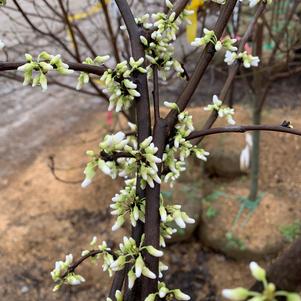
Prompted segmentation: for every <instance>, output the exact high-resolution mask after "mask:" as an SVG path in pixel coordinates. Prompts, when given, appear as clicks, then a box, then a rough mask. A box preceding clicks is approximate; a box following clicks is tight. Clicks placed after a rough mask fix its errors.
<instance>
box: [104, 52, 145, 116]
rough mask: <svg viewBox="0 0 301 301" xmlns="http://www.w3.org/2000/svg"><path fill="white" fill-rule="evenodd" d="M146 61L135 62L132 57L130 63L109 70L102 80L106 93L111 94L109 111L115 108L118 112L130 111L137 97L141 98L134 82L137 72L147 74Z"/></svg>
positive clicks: (123, 63) (125, 62) (120, 64)
mask: <svg viewBox="0 0 301 301" xmlns="http://www.w3.org/2000/svg"><path fill="white" fill-rule="evenodd" d="M143 62H144V59H143V58H140V59H139V60H137V61H135V60H134V59H133V58H132V57H131V58H130V61H129V62H127V61H123V62H121V63H119V64H117V65H116V67H115V69H108V70H107V71H105V72H104V74H103V75H102V77H101V78H100V80H101V81H103V83H104V85H105V87H106V89H105V90H104V92H108V93H109V94H110V99H109V101H110V105H109V111H112V110H113V109H114V108H115V110H116V112H120V111H121V110H123V109H125V110H127V109H129V108H130V106H131V105H132V103H133V101H134V99H135V97H140V93H139V92H138V91H137V84H135V83H134V82H133V80H132V76H133V73H134V72H135V71H138V72H141V73H146V72H147V71H146V69H144V68H143Z"/></svg>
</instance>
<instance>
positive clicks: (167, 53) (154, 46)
mask: <svg viewBox="0 0 301 301" xmlns="http://www.w3.org/2000/svg"><path fill="white" fill-rule="evenodd" d="M166 5H167V7H168V8H169V9H170V10H171V9H172V8H173V4H172V3H171V2H170V1H169V0H167V1H166ZM189 14H190V12H189V11H187V10H184V11H183V12H182V13H181V15H180V16H179V17H178V18H176V14H175V13H174V12H172V13H167V14H166V13H161V12H160V13H155V14H153V15H152V19H153V23H150V16H149V15H148V14H147V15H144V16H143V17H141V18H140V19H139V21H138V24H141V26H143V27H144V28H148V29H149V28H151V29H152V33H151V36H150V37H149V38H146V37H145V36H144V35H141V36H140V41H141V43H142V44H143V46H144V48H145V53H146V58H147V59H148V61H149V62H150V63H151V64H153V65H157V66H158V67H159V70H160V71H161V73H160V74H161V76H162V78H164V79H165V78H166V75H167V72H169V71H170V70H171V69H172V68H174V70H175V71H176V72H177V75H178V76H179V77H185V71H184V69H183V67H182V65H181V63H180V62H178V61H177V60H176V59H174V46H173V43H174V41H175V40H176V34H177V32H178V31H179V26H180V24H181V23H182V21H183V20H184V19H186V17H187V16H188V15H189ZM139 22H142V23H139ZM148 69H149V70H150V71H151V69H150V68H148Z"/></svg>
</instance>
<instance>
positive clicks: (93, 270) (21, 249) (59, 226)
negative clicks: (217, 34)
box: [0, 108, 301, 301]
mask: <svg viewBox="0 0 301 301" xmlns="http://www.w3.org/2000/svg"><path fill="white" fill-rule="evenodd" d="M194 114H195V115H196V116H197V118H195V121H196V122H197V121H199V120H201V118H200V117H202V116H205V115H206V114H207V113H204V112H203V110H194ZM298 114H300V110H298V111H297V110H295V111H293V112H286V113H283V111H277V110H273V111H270V112H267V113H265V116H264V119H265V120H267V122H269V123H276V124H279V123H281V122H282V120H283V119H289V120H292V121H294V120H296V121H295V122H293V123H294V125H295V127H296V128H301V122H299V123H298V119H299V118H298ZM238 115H239V116H240V118H239V119H240V120H238V121H243V123H247V122H248V121H249V114H248V113H247V111H246V109H245V108H241V109H240V112H239V114H238ZM102 117H103V115H101V114H99V113H95V114H94V115H91V116H90V117H89V119H87V120H83V121H82V124H81V125H80V126H79V127H78V128H75V129H74V130H73V132H72V133H71V134H70V135H69V136H68V137H65V136H64V137H61V139H59V141H55V145H54V146H53V147H49V148H48V149H47V150H46V151H45V152H43V153H42V154H40V155H39V156H38V157H37V159H36V160H35V161H34V163H32V164H30V165H29V166H27V168H26V169H24V170H23V169H20V170H16V171H15V174H14V175H13V176H11V177H10V178H9V179H8V182H7V184H6V186H5V187H4V188H3V189H2V190H1V191H0V205H1V211H0V242H1V244H0V254H1V261H0V271H1V277H0V299H1V300H7V301H19V300H20V301H21V300H22V301H27V300H28V301H29V300H30V301H38V300H45V301H50V300H51V301H52V300H83V299H85V300H87V299H89V300H104V298H105V295H106V292H107V291H108V286H109V283H110V279H109V278H108V277H107V276H106V275H105V274H104V273H102V271H101V264H99V265H97V266H94V265H93V264H90V263H86V264H84V265H83V267H81V268H80V270H79V271H80V273H81V274H82V275H83V276H84V277H85V278H86V280H87V281H86V283H85V284H84V285H82V286H80V287H74V288H64V289H63V290H62V292H59V293H57V294H53V293H52V292H51V289H52V282H51V279H50V275H49V273H50V271H51V269H52V268H53V264H54V262H55V261H56V260H58V259H63V258H64V256H65V254H68V253H73V254H74V256H75V257H78V256H79V254H80V251H81V250H82V249H85V248H87V247H88V244H89V242H90V240H91V238H92V237H93V236H94V235H97V236H98V237H99V239H100V240H108V241H110V242H111V244H112V245H114V244H115V243H118V242H119V240H120V238H121V237H122V236H123V235H125V233H126V229H123V230H121V231H118V232H117V233H113V234H112V232H111V225H112V223H113V218H112V217H111V216H110V214H109V211H108V206H109V204H110V200H111V197H112V196H113V194H114V193H115V192H116V191H117V190H118V188H119V186H120V185H119V183H117V182H112V181H111V179H110V178H108V177H105V176H101V175H99V176H98V177H97V179H96V181H94V183H93V185H91V186H90V187H89V188H88V189H85V190H84V189H82V188H81V187H80V185H79V184H74V185H71V184H65V183H62V182H59V181H57V180H55V179H54V177H53V175H52V174H51V171H50V169H49V167H48V163H49V161H48V157H49V155H53V154H54V155H55V159H56V164H57V167H58V170H57V173H58V175H59V177H61V178H63V179H68V180H81V179H82V171H83V166H84V163H85V154H84V153H85V150H87V149H91V148H92V149H95V148H96V146H97V144H98V141H99V139H100V138H101V135H102V133H103V132H102V131H100V130H99V129H100V128H101V123H100V120H101V118H102ZM231 137H232V138H231ZM227 139H229V140H227ZM298 139H300V138H298V137H292V136H286V135H284V134H263V143H262V150H263V152H262V162H261V166H262V170H264V173H263V174H262V175H261V179H260V184H261V190H262V191H264V192H268V193H271V194H274V195H277V198H278V199H279V198H282V200H283V201H282V202H283V206H282V207H281V208H283V207H284V211H283V214H284V218H285V214H286V212H289V208H293V210H294V212H295V213H296V215H294V216H296V217H297V214H300V208H301V204H300V202H298V199H299V196H300V193H301V190H300V188H299V185H300V174H299V172H298V170H299V168H298V167H299V165H300V164H301V163H300V162H301V161H300V160H299V158H300V152H299V148H300V146H301V141H300V140H298ZM243 142H244V137H243V135H241V136H239V135H234V136H232V135H230V136H229V138H227V137H226V136H225V135H223V136H221V138H217V137H210V138H207V139H206V141H205V145H206V147H207V148H208V149H209V150H210V148H211V147H213V146H214V145H220V146H222V147H224V148H225V151H231V147H233V148H242V147H243ZM227 181H228V182H226V183H225V182H224V180H221V179H211V180H210V181H208V182H206V185H204V189H205V191H206V193H208V194H209V193H211V192H212V191H214V189H216V187H217V186H215V185H224V186H225V185H228V184H230V187H238V186H241V187H247V185H248V181H247V179H242V180H241V179H239V180H234V181H230V182H229V180H227ZM231 189H233V188H231ZM236 192H237V193H238V191H236ZM240 194H243V193H242V192H241V191H240ZM274 210H278V207H276V208H275V209H274ZM298 212H299V213H298ZM298 217H299V218H300V215H298ZM281 223H282V220H279V225H280V224H281ZM252 227H253V228H252V229H250V232H252V233H253V232H254V231H259V230H260V231H264V229H258V228H257V225H256V224H255V223H254V224H253V226H252ZM164 261H165V262H166V263H170V264H171V267H170V271H169V272H168V273H167V274H168V276H167V282H168V283H170V286H173V285H175V286H178V287H180V288H182V289H183V290H184V291H186V292H187V293H190V294H191V295H192V300H196V301H199V300H216V296H217V294H218V292H220V290H221V289H222V288H225V287H233V286H237V285H249V284H250V283H251V281H252V280H251V278H250V276H249V273H248V267H247V264H246V263H245V262H240V261H233V260H231V259H229V258H227V257H225V256H224V255H221V254H217V253H214V252H212V251H211V250H210V249H208V248H207V249H206V248H205V246H204V245H202V243H201V242H200V241H198V240H197V239H196V238H193V239H192V240H191V241H190V242H187V243H184V244H183V243H182V244H175V245H172V246H171V247H169V249H168V250H167V256H166V258H165V259H164ZM263 264H265V263H264V262H263ZM229 271H231V272H230V273H229Z"/></svg>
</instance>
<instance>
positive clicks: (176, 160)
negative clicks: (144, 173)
mask: <svg viewBox="0 0 301 301" xmlns="http://www.w3.org/2000/svg"><path fill="white" fill-rule="evenodd" d="M165 105H167V106H168V107H169V108H172V109H175V108H176V104H172V103H168V102H165ZM177 109H178V108H177ZM178 110H179V109H178ZM193 130H194V127H193V124H192V116H191V115H190V114H189V113H188V112H181V113H179V114H178V123H177V124H176V125H175V133H174V135H173V137H172V139H171V141H170V143H169V144H168V145H167V146H166V148H165V152H164V154H163V162H164V165H165V166H166V167H168V169H169V172H168V173H167V174H166V175H165V178H164V181H165V182H171V184H173V182H174V181H175V180H176V179H178V178H179V177H180V174H181V172H182V171H184V170H186V163H185V159H186V158H187V157H189V156H190V155H191V154H192V153H194V154H195V156H196V157H197V158H198V159H200V160H203V161H206V160H207V158H206V156H208V155H209V153H208V152H206V151H205V150H204V149H202V148H199V147H197V146H196V145H192V144H191V142H190V141H189V140H187V137H188V136H189V135H190V134H191V132H192V131H193Z"/></svg>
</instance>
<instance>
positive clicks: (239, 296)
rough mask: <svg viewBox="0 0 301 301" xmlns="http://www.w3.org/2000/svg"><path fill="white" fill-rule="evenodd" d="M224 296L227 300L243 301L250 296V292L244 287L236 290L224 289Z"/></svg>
mask: <svg viewBox="0 0 301 301" xmlns="http://www.w3.org/2000/svg"><path fill="white" fill-rule="evenodd" d="M222 295H223V297H224V298H226V299H230V300H233V301H243V300H245V299H246V298H247V297H248V296H249V291H248V290H246V289H245V288H242V287H239V288H234V289H224V290H223V291H222Z"/></svg>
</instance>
